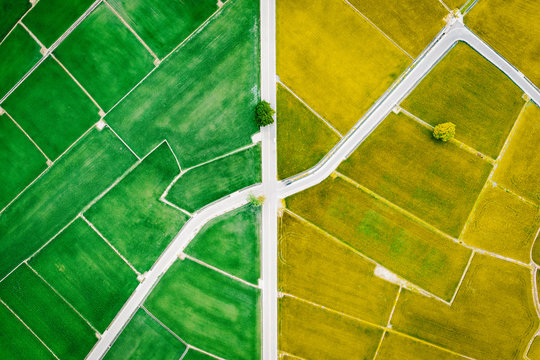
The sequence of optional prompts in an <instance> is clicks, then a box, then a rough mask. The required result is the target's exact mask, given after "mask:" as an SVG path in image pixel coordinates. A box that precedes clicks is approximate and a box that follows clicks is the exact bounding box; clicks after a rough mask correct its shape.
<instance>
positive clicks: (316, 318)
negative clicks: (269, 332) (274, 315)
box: [278, 296, 383, 360]
mask: <svg viewBox="0 0 540 360" xmlns="http://www.w3.org/2000/svg"><path fill="white" fill-rule="evenodd" d="M278 311H279V330H278V348H279V350H281V351H284V352H287V353H289V354H293V355H295V356H298V357H300V358H305V359H329V360H330V359H335V360H342V359H372V358H373V356H374V355H375V352H376V350H377V345H378V343H379V339H380V338H381V336H382V333H383V331H382V329H380V328H377V327H375V326H371V325H369V324H366V323H364V322H360V321H358V320H354V319H351V318H349V317H345V316H341V315H339V314H337V313H334V312H330V311H327V310H324V309H322V308H319V307H315V306H313V305H311V304H308V303H305V302H302V301H299V300H296V299H293V298H290V297H288V296H285V297H283V298H281V299H280V300H279V310H278Z"/></svg>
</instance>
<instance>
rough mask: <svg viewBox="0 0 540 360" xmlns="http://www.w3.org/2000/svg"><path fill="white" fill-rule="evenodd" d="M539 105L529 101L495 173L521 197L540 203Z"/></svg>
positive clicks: (495, 176)
mask: <svg viewBox="0 0 540 360" xmlns="http://www.w3.org/2000/svg"><path fill="white" fill-rule="evenodd" d="M538 139H540V108H539V107H538V106H536V105H535V104H534V103H529V104H528V105H527V107H526V108H525V111H524V112H523V114H522V115H521V117H520V119H519V123H518V125H517V128H516V131H515V132H514V135H513V136H512V141H510V144H509V145H508V148H507V149H506V151H505V153H504V156H503V157H502V159H501V162H500V163H499V166H498V167H497V170H496V171H495V174H494V175H493V180H494V181H496V182H498V183H501V184H504V186H507V187H508V188H510V189H511V190H513V191H515V192H516V193H518V194H519V195H521V196H525V197H527V198H528V199H530V200H532V201H534V202H536V203H537V204H539V205H540V155H539V152H538V147H539V146H540V142H539V141H538Z"/></svg>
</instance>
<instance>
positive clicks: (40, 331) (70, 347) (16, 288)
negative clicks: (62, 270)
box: [0, 264, 97, 359]
mask: <svg viewBox="0 0 540 360" xmlns="http://www.w3.org/2000/svg"><path fill="white" fill-rule="evenodd" d="M0 298H1V299H2V301H4V302H5V303H6V304H7V305H8V306H9V307H10V308H11V309H12V310H13V311H14V312H15V313H16V314H17V315H18V316H19V317H20V318H21V319H22V321H24V323H25V324H26V325H28V327H30V329H32V331H34V332H35V333H36V335H37V336H39V338H40V339H41V340H43V342H44V343H45V344H47V346H48V347H49V348H50V349H51V350H52V351H53V352H54V353H55V354H56V355H57V356H58V357H60V358H62V359H82V358H84V357H85V356H86V354H87V353H88V351H90V349H91V348H92V346H93V345H94V343H95V342H96V341H97V339H96V336H95V334H94V331H93V330H92V328H91V327H90V326H88V324H87V323H86V322H85V321H84V320H83V318H81V317H80V316H79V315H78V314H77V313H76V312H75V311H74V310H73V309H72V308H70V307H69V305H68V304H67V303H65V302H64V300H62V298H60V297H59V296H58V295H57V294H56V293H55V292H54V291H53V290H52V289H51V288H50V287H49V286H48V285H47V284H46V283H45V282H43V281H42V280H41V279H40V278H39V277H38V276H37V275H36V274H35V273H34V272H33V271H32V270H31V269H30V268H29V267H28V266H27V265H26V264H23V265H21V266H20V267H19V268H17V270H15V271H14V272H13V273H11V274H10V275H9V276H8V277H7V278H6V279H4V280H3V281H2V282H1V283H0ZM10 342H11V340H10Z"/></svg>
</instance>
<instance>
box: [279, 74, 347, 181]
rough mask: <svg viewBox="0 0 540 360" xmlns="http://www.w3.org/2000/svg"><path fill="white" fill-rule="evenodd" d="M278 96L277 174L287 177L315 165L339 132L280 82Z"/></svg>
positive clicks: (335, 140) (329, 147) (333, 143)
mask: <svg viewBox="0 0 540 360" xmlns="http://www.w3.org/2000/svg"><path fill="white" fill-rule="evenodd" d="M277 98H278V100H277V114H278V117H279V119H278V120H277V121H278V124H279V125H278V127H277V149H278V153H277V161H278V177H279V178H280V179H285V178H287V177H289V176H292V175H295V174H298V173H300V172H302V171H304V170H307V169H309V168H311V167H312V166H314V165H316V164H317V163H318V162H319V161H320V160H321V159H322V158H323V156H324V155H325V154H326V153H328V152H329V151H330V149H332V147H333V146H334V145H335V144H336V143H337V142H338V141H339V136H338V135H337V134H336V133H335V132H334V131H332V129H330V127H328V126H327V125H326V124H325V123H324V122H323V121H322V120H321V119H319V118H318V117H317V116H316V115H315V114H314V113H312V112H311V111H310V110H309V109H308V108H307V107H306V106H305V105H304V104H302V103H301V102H300V101H299V100H298V99H297V98H295V97H294V95H293V94H291V93H290V92H289V91H288V90H287V89H285V88H284V87H283V86H281V85H279V84H278V88H277Z"/></svg>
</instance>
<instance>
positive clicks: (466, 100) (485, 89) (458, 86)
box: [401, 42, 524, 159]
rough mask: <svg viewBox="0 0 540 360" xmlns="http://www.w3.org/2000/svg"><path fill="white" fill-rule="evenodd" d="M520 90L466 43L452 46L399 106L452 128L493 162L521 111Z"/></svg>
mask: <svg viewBox="0 0 540 360" xmlns="http://www.w3.org/2000/svg"><path fill="white" fill-rule="evenodd" d="M521 95H523V92H522V91H521V89H519V88H518V87H517V86H516V85H515V84H514V83H513V82H512V81H511V80H510V79H509V78H507V77H506V75H504V73H502V72H501V71H500V70H499V69H497V68H496V67H495V66H494V65H493V64H491V63H490V62H489V61H488V60H486V59H485V58H483V57H482V56H481V55H480V54H478V53H477V52H476V51H474V50H473V49H472V48H470V47H469V45H467V44H465V43H463V42H458V43H457V45H456V46H455V47H454V48H453V49H452V50H450V52H449V53H448V54H447V55H446V56H445V57H444V58H443V59H442V60H441V61H440V62H439V64H438V65H437V66H435V67H434V68H433V70H431V72H430V73H429V74H428V75H427V76H426V77H425V78H424V79H423V80H422V81H421V82H420V84H419V85H418V86H417V87H416V88H415V89H414V90H413V92H412V93H411V94H410V95H409V96H408V97H407V98H406V99H405V100H404V101H403V102H402V104H401V106H402V107H403V108H404V109H407V110H408V111H410V112H411V113H413V114H414V115H416V116H418V117H419V118H421V119H422V120H424V121H426V122H428V123H429V124H431V125H433V126H435V125H437V124H440V123H444V122H447V121H451V122H453V123H454V124H456V139H458V140H460V141H462V142H464V143H466V144H467V145H469V146H472V147H473V148H475V149H476V150H478V151H480V152H481V153H484V154H486V155H488V156H490V157H492V158H493V159H496V158H497V157H498V156H499V152H500V151H501V148H502V146H503V144H504V142H505V140H506V138H507V137H508V134H509V133H510V130H511V129H512V126H513V125H514V122H515V121H516V118H517V117H518V115H519V112H520V111H521V108H522V107H523V104H524V100H523V99H522V98H521Z"/></svg>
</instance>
